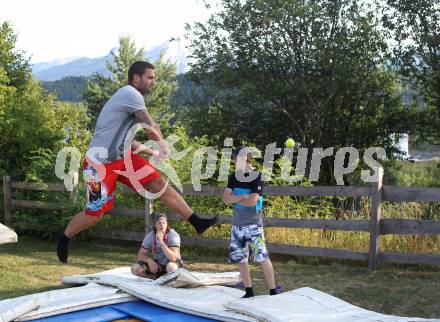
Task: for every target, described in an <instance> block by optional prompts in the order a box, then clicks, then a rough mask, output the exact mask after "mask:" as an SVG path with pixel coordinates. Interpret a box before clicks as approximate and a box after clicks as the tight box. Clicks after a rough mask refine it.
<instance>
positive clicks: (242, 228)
mask: <svg viewBox="0 0 440 322" xmlns="http://www.w3.org/2000/svg"><path fill="white" fill-rule="evenodd" d="M232 156H233V158H234V161H235V164H236V170H235V172H234V173H232V174H231V175H229V178H228V186H227V188H226V189H225V191H224V193H223V201H224V203H226V204H233V205H234V211H233V217H232V230H231V241H230V245H229V262H230V263H239V264H240V277H241V280H242V281H243V283H244V286H245V289H246V295H244V297H245V298H247V297H253V296H254V291H253V288H252V281H251V274H250V269H249V265H248V260H249V255H250V254H252V255H253V260H254V262H256V263H260V264H261V267H262V268H263V272H264V277H265V279H266V283H267V286H268V287H269V290H270V292H269V294H270V295H275V294H276V289H275V277H274V273H273V267H272V262H271V261H270V259H269V253H268V251H267V248H266V244H265V241H264V231H263V222H262V219H261V215H262V211H263V197H262V194H263V183H262V181H261V173H259V172H258V171H254V169H253V167H252V155H251V153H250V151H249V149H248V148H245V147H239V148H238V149H236V150H235V151H234V152H233V154H232Z"/></svg>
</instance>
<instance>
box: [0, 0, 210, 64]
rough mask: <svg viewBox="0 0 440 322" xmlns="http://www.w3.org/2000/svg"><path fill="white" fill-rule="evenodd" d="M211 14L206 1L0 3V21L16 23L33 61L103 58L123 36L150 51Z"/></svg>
mask: <svg viewBox="0 0 440 322" xmlns="http://www.w3.org/2000/svg"><path fill="white" fill-rule="evenodd" d="M209 14H210V11H209V10H208V9H206V8H205V6H204V4H203V0H160V1H159V0H156V1H148V0H143V1H142V0H119V1H116V0H107V1H98V0H76V1H72V0H69V1H67V0H38V1H29V0H0V23H2V22H3V21H6V20H7V21H10V22H11V23H12V27H13V29H14V31H15V33H16V34H17V36H18V39H17V48H18V49H21V50H24V51H25V52H26V54H27V55H26V56H28V57H30V58H31V63H38V62H46V61H51V60H54V59H62V58H69V57H78V56H85V57H100V56H104V55H106V54H108V52H109V51H110V50H111V49H112V48H114V47H116V46H117V45H118V39H119V37H120V36H122V35H129V36H131V37H132V38H133V39H134V40H135V42H136V45H137V47H142V46H143V47H145V49H147V50H148V49H149V48H152V47H154V46H157V45H159V44H162V43H163V42H165V41H167V40H168V39H170V38H171V37H179V36H182V35H183V33H184V26H185V23H187V22H188V23H192V22H194V21H204V20H206V19H207V18H208V16H209Z"/></svg>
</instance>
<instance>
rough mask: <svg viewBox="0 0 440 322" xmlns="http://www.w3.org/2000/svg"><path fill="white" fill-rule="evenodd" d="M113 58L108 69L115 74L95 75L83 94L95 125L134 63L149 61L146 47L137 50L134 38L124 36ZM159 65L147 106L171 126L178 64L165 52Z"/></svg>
mask: <svg viewBox="0 0 440 322" xmlns="http://www.w3.org/2000/svg"><path fill="white" fill-rule="evenodd" d="M111 55H112V59H110V60H109V61H107V69H108V70H109V71H110V72H112V76H111V77H104V76H101V75H99V74H95V75H93V76H92V78H91V80H90V81H89V82H88V84H87V86H86V90H85V92H84V94H83V97H84V101H85V104H86V106H87V109H88V111H89V115H90V117H91V119H92V122H91V126H92V127H94V125H95V123H96V119H97V118H98V116H99V113H100V111H101V109H102V107H103V106H104V104H105V103H106V102H107V101H108V100H109V99H110V97H111V96H112V95H113V94H114V93H115V92H116V91H117V90H118V89H119V88H120V87H122V86H124V85H126V84H127V75H128V69H129V67H130V65H131V64H132V63H133V62H135V61H137V60H145V59H146V58H145V54H144V48H140V49H137V48H136V45H135V43H134V41H133V40H132V39H131V38H130V37H120V38H119V47H118V48H117V49H116V50H113V51H112V53H111ZM154 65H155V68H156V78H157V79H156V85H155V89H154V91H153V93H152V94H151V95H149V96H147V97H146V105H147V108H148V110H149V111H150V113H151V114H152V115H153V117H154V118H155V120H156V121H157V123H158V124H159V125H160V126H161V127H163V128H167V127H169V121H170V119H171V118H172V116H173V114H172V113H171V112H170V108H169V97H170V95H171V93H172V92H173V91H174V90H175V89H176V86H177V82H176V79H175V78H176V67H175V65H173V64H171V63H169V62H168V61H165V60H164V56H163V54H162V55H161V56H160V58H159V59H158V60H157V61H156V62H155V63H154Z"/></svg>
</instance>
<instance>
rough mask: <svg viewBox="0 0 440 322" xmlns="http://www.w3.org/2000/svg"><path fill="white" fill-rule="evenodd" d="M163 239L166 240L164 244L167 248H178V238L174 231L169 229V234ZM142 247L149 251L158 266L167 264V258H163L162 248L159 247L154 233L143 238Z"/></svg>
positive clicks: (151, 232)
mask: <svg viewBox="0 0 440 322" xmlns="http://www.w3.org/2000/svg"><path fill="white" fill-rule="evenodd" d="M165 239H166V241H165V244H166V245H167V246H168V247H180V236H179V234H178V233H177V232H176V231H175V230H174V229H170V232H169V233H168V234H167V236H166V238H165ZM155 240H156V242H155ZM142 247H143V248H145V249H149V250H151V252H152V253H153V256H154V259H155V260H156V262H158V263H159V264H160V265H164V266H165V265H166V264H168V263H169V260H168V257H166V256H165V254H164V252H163V250H162V247H161V245H160V242H159V240H157V238H156V235H155V234H154V231H150V232H149V233H148V234H147V235H146V236H145V238H144V241H143V242H142Z"/></svg>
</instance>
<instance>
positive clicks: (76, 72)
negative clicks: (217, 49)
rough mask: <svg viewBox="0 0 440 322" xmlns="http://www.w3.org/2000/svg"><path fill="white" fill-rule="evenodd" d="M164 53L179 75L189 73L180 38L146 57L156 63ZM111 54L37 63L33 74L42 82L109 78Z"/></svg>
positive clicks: (146, 54) (161, 46) (172, 40)
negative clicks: (78, 77)
mask: <svg viewBox="0 0 440 322" xmlns="http://www.w3.org/2000/svg"><path fill="white" fill-rule="evenodd" d="M161 52H164V54H165V58H166V59H168V60H170V61H172V62H174V63H176V64H177V72H178V73H179V74H181V73H184V72H186V71H187V68H188V67H187V66H188V59H187V56H188V54H187V51H186V49H185V46H184V43H183V41H181V40H180V38H171V39H170V40H168V41H166V42H164V43H162V44H161V45H159V46H156V47H153V48H151V49H150V50H148V51H145V57H147V58H148V60H150V61H152V62H154V61H156V60H157V59H158V58H159V55H160V53H161ZM111 57H112V56H111V54H110V53H109V54H108V55H106V56H102V57H97V58H87V57H72V58H66V59H56V60H53V61H50V62H44V63H37V64H33V65H32V72H33V75H34V77H35V78H36V79H38V80H41V81H56V80H60V79H62V78H65V77H68V76H84V77H87V76H90V75H92V74H94V73H98V74H101V75H104V76H109V75H110V73H109V71H108V70H107V68H106V66H105V65H106V61H108V60H110V59H111Z"/></svg>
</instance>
